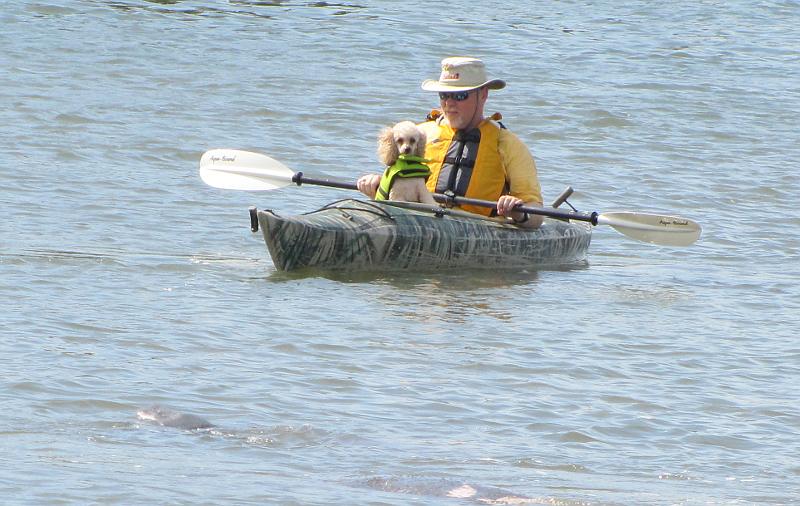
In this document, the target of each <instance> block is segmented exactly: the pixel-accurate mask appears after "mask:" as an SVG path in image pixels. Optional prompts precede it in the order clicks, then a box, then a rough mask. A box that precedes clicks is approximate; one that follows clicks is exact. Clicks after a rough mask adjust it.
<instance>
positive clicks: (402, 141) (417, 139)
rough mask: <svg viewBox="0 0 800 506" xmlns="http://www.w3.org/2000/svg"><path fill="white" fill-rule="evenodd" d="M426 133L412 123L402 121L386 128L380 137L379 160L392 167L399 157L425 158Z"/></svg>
mask: <svg viewBox="0 0 800 506" xmlns="http://www.w3.org/2000/svg"><path fill="white" fill-rule="evenodd" d="M426 141H427V139H426V138H425V133H424V132H423V131H422V130H420V129H419V128H418V127H417V125H415V124H414V123H413V122H411V121H401V122H400V123H397V124H396V125H394V126H392V127H386V128H384V129H383V130H381V133H380V134H379V135H378V158H380V160H381V162H383V163H384V164H385V165H392V164H394V163H395V162H396V161H397V157H398V156H399V155H414V156H424V154H425V142H426Z"/></svg>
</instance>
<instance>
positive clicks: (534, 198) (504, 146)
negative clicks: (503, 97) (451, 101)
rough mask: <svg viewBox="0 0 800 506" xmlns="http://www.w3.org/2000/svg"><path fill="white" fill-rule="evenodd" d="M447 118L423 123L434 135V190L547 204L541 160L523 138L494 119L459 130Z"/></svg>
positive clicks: (429, 148)
mask: <svg viewBox="0 0 800 506" xmlns="http://www.w3.org/2000/svg"><path fill="white" fill-rule="evenodd" d="M443 120H444V116H440V117H438V118H436V119H434V120H431V121H427V122H425V123H422V124H421V125H419V126H420V128H422V129H423V131H424V132H425V134H426V135H427V137H428V143H427V145H426V146H425V158H426V159H427V160H429V162H428V167H430V169H431V177H430V178H428V181H427V187H428V190H430V191H432V192H437V193H444V192H446V191H452V192H453V193H454V194H455V195H459V196H464V197H469V198H475V199H483V200H491V201H496V200H497V199H498V198H500V196H501V195H505V194H510V195H513V196H515V197H517V198H520V199H522V200H523V201H525V202H535V203H538V204H541V202H542V193H541V187H540V185H539V179H538V177H537V173H536V164H535V162H534V161H533V157H532V156H531V154H530V152H529V151H528V148H527V147H526V146H525V144H523V143H522V141H521V140H520V139H519V137H517V136H516V135H514V134H513V133H511V132H509V131H508V130H506V129H505V128H501V127H500V126H499V125H498V124H497V123H495V122H494V121H492V120H490V119H485V120H483V121H482V122H481V123H480V124H479V125H478V127H477V128H475V129H473V130H471V131H469V132H463V131H456V130H453V129H452V128H451V127H450V126H449V125H447V124H446V123H445V122H444V121H443ZM462 207H463V209H464V210H465V211H470V212H473V213H478V214H483V215H487V216H488V215H491V214H493V211H492V210H491V209H487V208H484V207H476V206H467V205H465V206H462Z"/></svg>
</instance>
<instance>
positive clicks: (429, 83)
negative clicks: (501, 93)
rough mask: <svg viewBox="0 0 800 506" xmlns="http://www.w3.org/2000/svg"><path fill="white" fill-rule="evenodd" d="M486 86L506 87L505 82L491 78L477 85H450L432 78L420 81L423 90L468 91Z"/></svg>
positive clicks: (496, 88)
mask: <svg viewBox="0 0 800 506" xmlns="http://www.w3.org/2000/svg"><path fill="white" fill-rule="evenodd" d="M484 86H486V87H487V88H489V89H490V90H501V89H503V88H505V87H506V82H505V81H503V80H502V79H492V80H490V81H486V82H485V83H483V84H479V85H477V86H452V85H449V84H446V83H442V82H439V81H434V80H433V79H427V80H425V81H423V82H422V89H423V90H425V91H469V90H477V89H478V88H483V87H484Z"/></svg>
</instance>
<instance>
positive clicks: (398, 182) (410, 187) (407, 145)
mask: <svg viewBox="0 0 800 506" xmlns="http://www.w3.org/2000/svg"><path fill="white" fill-rule="evenodd" d="M426 141H427V139H426V137H425V132H423V131H422V130H420V129H419V128H418V127H417V125H415V124H414V123H413V122H411V121H401V122H400V123H397V124H396V125H394V126H391V127H386V128H384V129H383V130H381V132H380V134H378V159H380V161H381V162H383V164H384V165H386V167H391V166H393V165H395V164H396V163H398V159H399V158H400V155H405V156H404V157H403V158H405V157H412V159H411V160H410V162H411V163H424V160H423V156H424V155H425V142H426ZM414 157H415V158H416V160H420V161H421V162H417V161H416V160H414ZM384 177H386V173H384ZM382 181H383V180H382ZM378 192H379V193H380V189H379V190H378ZM388 197H389V200H403V201H406V202H422V203H424V204H434V205H435V204H436V201H435V200H434V199H433V196H432V195H431V193H430V192H429V191H428V189H427V188H426V187H425V178H424V177H395V178H394V180H393V181H392V182H391V183H390V188H389V196H388Z"/></svg>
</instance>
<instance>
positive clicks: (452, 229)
mask: <svg viewBox="0 0 800 506" xmlns="http://www.w3.org/2000/svg"><path fill="white" fill-rule="evenodd" d="M251 217H252V219H253V222H254V223H253V229H254V230H257V228H258V227H256V220H257V224H258V225H259V226H260V228H261V230H262V232H263V234H264V240H265V241H266V243H267V249H268V250H269V253H270V255H271V256H272V261H273V262H274V264H275V267H276V268H277V269H279V270H282V271H291V270H295V269H303V268H317V269H323V270H351V271H368V270H438V269H456V268H468V269H536V268H542V267H552V266H563V265H572V264H578V263H583V262H585V260H586V254H587V251H588V249H589V243H590V241H591V236H592V230H591V229H592V227H591V225H589V224H588V223H584V222H566V221H559V220H551V219H546V220H545V222H544V224H543V225H542V226H541V227H540V228H539V229H536V230H531V229H522V228H519V227H515V226H513V225H507V224H503V223H498V222H495V221H493V220H490V219H486V218H482V217H477V216H476V215H469V214H467V213H463V212H458V211H453V210H449V209H440V208H438V207H435V206H425V205H421V204H404V203H399V202H393V203H388V202H374V201H361V200H353V199H347V200H341V201H338V202H334V203H332V204H329V205H327V206H325V207H323V208H322V209H319V210H317V211H313V212H310V213H306V214H301V215H297V216H285V217H284V216H279V215H277V214H276V213H275V212H273V211H271V210H252V211H251Z"/></svg>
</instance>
